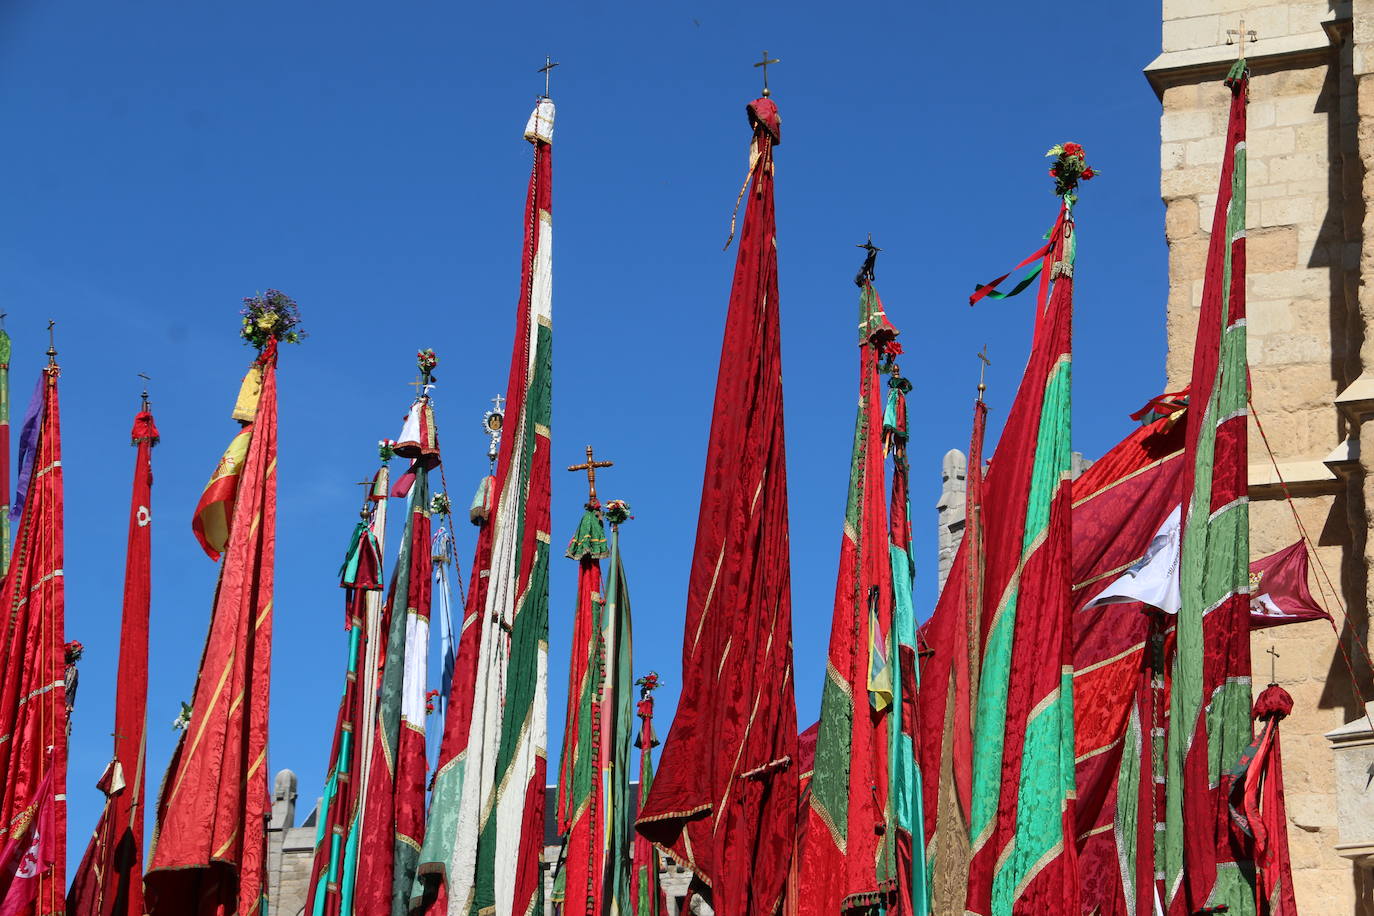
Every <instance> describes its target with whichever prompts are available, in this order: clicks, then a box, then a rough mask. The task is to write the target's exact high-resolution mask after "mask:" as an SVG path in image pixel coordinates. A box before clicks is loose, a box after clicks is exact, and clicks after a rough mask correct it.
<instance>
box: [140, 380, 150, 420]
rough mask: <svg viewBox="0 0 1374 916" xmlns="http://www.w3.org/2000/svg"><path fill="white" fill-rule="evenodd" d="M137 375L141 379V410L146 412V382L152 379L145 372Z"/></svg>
mask: <svg viewBox="0 0 1374 916" xmlns="http://www.w3.org/2000/svg"><path fill="white" fill-rule="evenodd" d="M138 377H139V378H141V379H143V394H142V398H143V410H144V411H145V412H146V411H147V410H148V382H149V381H151V380H152V376H151V375H149V374H148V373H146V372H140V373H139V374H138Z"/></svg>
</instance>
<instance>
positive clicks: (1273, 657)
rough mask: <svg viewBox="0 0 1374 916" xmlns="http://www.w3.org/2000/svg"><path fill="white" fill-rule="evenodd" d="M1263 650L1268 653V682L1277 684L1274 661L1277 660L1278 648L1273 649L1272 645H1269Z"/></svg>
mask: <svg viewBox="0 0 1374 916" xmlns="http://www.w3.org/2000/svg"><path fill="white" fill-rule="evenodd" d="M1264 651H1265V652H1266V653H1268V655H1269V683H1270V684H1277V683H1278V682H1279V679H1278V674H1277V668H1276V666H1275V663H1276V662H1277V661H1278V660H1279V650H1278V649H1275V648H1274V647H1273V646H1270V647H1269V648H1268V649H1266V650H1264Z"/></svg>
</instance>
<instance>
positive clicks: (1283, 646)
mask: <svg viewBox="0 0 1374 916" xmlns="http://www.w3.org/2000/svg"><path fill="white" fill-rule="evenodd" d="M1242 20H1243V21H1244V29H1245V31H1246V32H1247V33H1248V32H1249V31H1251V30H1253V31H1254V33H1255V35H1254V41H1253V42H1251V41H1247V45H1246V49H1245V50H1246V58H1247V59H1248V60H1249V62H1250V67H1251V81H1250V104H1249V109H1248V136H1247V143H1246V161H1247V171H1248V174H1247V179H1248V181H1247V185H1248V208H1247V212H1246V242H1245V244H1246V261H1247V289H1246V292H1247V306H1248V312H1247V325H1248V328H1247V333H1248V337H1249V357H1250V375H1251V384H1252V399H1253V404H1254V414H1253V415H1252V418H1251V422H1250V436H1249V449H1250V501H1251V503H1250V538H1251V541H1250V546H1251V551H1252V553H1253V555H1254V556H1255V557H1259V556H1263V555H1266V554H1269V553H1273V552H1274V551H1276V550H1278V549H1280V548H1283V547H1286V546H1288V545H1289V544H1291V543H1293V542H1294V541H1296V540H1298V538H1299V537H1300V531H1299V521H1300V522H1301V526H1302V527H1303V528H1305V529H1306V531H1307V533H1308V535H1310V537H1311V539H1312V541H1313V542H1314V543H1315V545H1316V551H1315V553H1316V556H1315V557H1314V562H1313V570H1312V578H1311V585H1312V588H1313V593H1314V594H1316V595H1318V596H1321V598H1322V600H1323V604H1325V605H1326V606H1327V608H1328V609H1329V610H1330V611H1331V612H1332V614H1333V615H1334V616H1335V617H1336V619H1337V622H1338V624H1339V626H1340V628H1341V632H1340V637H1339V642H1338V638H1337V635H1336V634H1335V633H1333V632H1332V629H1331V627H1329V626H1327V625H1326V624H1325V623H1321V622H1314V623H1307V624H1299V625H1295V626H1289V627H1280V628H1276V629H1271V630H1264V631H1260V632H1258V633H1256V634H1254V637H1253V639H1252V644H1251V657H1252V660H1253V669H1254V674H1255V681H1256V684H1257V686H1259V687H1263V685H1264V684H1265V683H1267V682H1268V680H1269V675H1270V670H1271V666H1270V662H1271V658H1270V656H1269V655H1267V654H1266V651H1267V650H1268V649H1269V648H1270V647H1271V646H1274V647H1275V648H1276V650H1277V651H1278V652H1279V653H1280V654H1279V658H1278V659H1277V661H1276V663H1275V668H1274V670H1275V673H1276V678H1277V680H1278V682H1279V683H1280V684H1281V685H1282V686H1283V687H1284V688H1285V689H1287V690H1288V692H1289V693H1291V694H1292V695H1293V699H1294V701H1295V708H1294V713H1293V715H1292V716H1291V717H1290V718H1289V719H1288V720H1287V721H1286V722H1285V723H1284V725H1283V732H1284V771H1285V776H1286V785H1287V800H1288V815H1289V821H1290V823H1289V831H1288V833H1289V841H1290V843H1291V849H1292V856H1293V868H1294V876H1293V883H1294V887H1295V890H1296V893H1297V900H1298V905H1299V907H1300V909H1301V910H1302V911H1303V912H1306V913H1330V914H1342V913H1360V914H1368V913H1374V882H1372V881H1371V876H1370V872H1369V871H1368V869H1367V868H1366V867H1364V866H1363V865H1362V864H1361V862H1362V861H1363V860H1364V859H1365V857H1366V855H1367V853H1369V852H1374V821H1371V822H1369V823H1368V824H1367V825H1354V824H1343V823H1342V818H1341V817H1339V815H1338V812H1340V811H1341V810H1342V809H1347V810H1354V809H1355V808H1356V807H1358V806H1359V805H1360V804H1361V803H1363V802H1367V801H1368V799H1367V798H1366V797H1365V796H1367V794H1368V791H1367V789H1366V784H1365V782H1361V783H1359V784H1358V785H1353V784H1347V785H1345V786H1340V785H1338V782H1337V775H1336V773H1337V758H1336V755H1335V754H1333V747H1334V746H1335V745H1334V744H1333V742H1332V741H1330V740H1328V738H1327V737H1326V733H1327V732H1334V733H1335V734H1333V735H1332V738H1333V739H1334V740H1336V741H1343V742H1344V743H1343V744H1341V745H1340V746H1341V747H1342V748H1344V749H1349V748H1350V747H1351V741H1350V740H1349V739H1348V738H1343V737H1342V736H1344V735H1347V734H1348V732H1349V729H1348V728H1347V727H1346V723H1350V722H1352V721H1356V720H1359V721H1358V722H1356V724H1355V725H1354V726H1353V728H1354V730H1355V732H1361V731H1365V732H1367V731H1368V728H1367V725H1366V723H1365V722H1364V721H1363V720H1364V713H1365V710H1364V705H1363V703H1362V702H1361V697H1362V696H1363V697H1365V698H1369V697H1374V687H1371V683H1370V676H1369V675H1370V672H1369V670H1368V667H1367V665H1366V664H1365V663H1364V659H1365V658H1366V655H1365V652H1364V651H1363V649H1364V647H1362V646H1361V645H1360V644H1359V641H1365V643H1366V646H1367V640H1368V621H1369V609H1370V602H1371V597H1372V596H1371V594H1370V591H1369V586H1370V582H1369V567H1370V562H1371V560H1374V554H1371V550H1374V544H1371V543H1370V541H1369V537H1368V535H1369V532H1370V529H1371V526H1374V516H1372V515H1371V513H1374V475H1370V474H1369V470H1370V468H1369V463H1370V462H1371V461H1374V422H1371V423H1369V424H1368V428H1367V429H1366V428H1365V423H1364V421H1365V420H1366V419H1368V418H1370V417H1372V416H1374V210H1370V208H1369V207H1368V206H1367V204H1368V202H1369V201H1371V200H1374V2H1371V0H1339V2H1311V0H1308V2H1298V3H1281V4H1273V3H1265V2H1260V0H1163V30H1162V34H1163V48H1162V53H1161V54H1160V55H1159V56H1158V57H1157V58H1156V59H1155V60H1154V61H1153V62H1151V63H1150V64H1149V65H1148V66H1147V67H1146V68H1145V75H1146V77H1147V78H1148V79H1149V81H1150V85H1151V86H1153V87H1154V89H1155V92H1156V93H1157V94H1158V95H1159V98H1160V102H1161V105H1162V114H1161V117H1160V133H1161V139H1162V143H1161V147H1160V192H1161V195H1162V197H1163V199H1164V207H1165V213H1164V230H1165V237H1166V239H1167V241H1168V246H1169V298H1168V306H1167V327H1168V358H1167V364H1166V384H1167V386H1168V388H1167V390H1176V389H1178V388H1181V387H1183V386H1184V385H1186V384H1187V382H1188V377H1189V375H1190V373H1191V366H1192V344H1193V339H1194V334H1195V333H1196V328H1197V318H1198V309H1199V304H1200V301H1201V296H1202V283H1203V273H1204V269H1205V263H1206V257H1207V245H1208V240H1209V235H1210V229H1211V220H1212V212H1213V209H1214V207H1215V204H1216V192H1217V180H1218V173H1219V170H1220V168H1221V156H1222V147H1223V141H1224V132H1225V127H1226V119H1227V106H1228V103H1229V98H1230V96H1229V92H1228V90H1227V89H1226V88H1225V87H1224V86H1223V84H1222V78H1223V77H1224V75H1225V73H1226V70H1227V68H1228V67H1229V66H1230V65H1231V63H1232V62H1233V61H1234V60H1235V58H1236V52H1237V48H1236V47H1235V45H1234V44H1228V38H1229V39H1231V40H1234V37H1235V36H1228V30H1236V31H1239V30H1240V29H1241V21H1242ZM1246 37H1247V39H1248V38H1249V36H1248V35H1247V36H1246ZM1261 426H1262V428H1263V431H1264V433H1265V435H1266V436H1267V440H1268V446H1269V447H1270V448H1272V449H1273V453H1274V458H1273V460H1272V461H1271V459H1270V457H1269V452H1268V450H1267V448H1266V444H1265V441H1264V438H1263V437H1262V436H1261V434H1260V429H1261ZM1362 445H1363V446H1364V447H1363V448H1361V446H1362ZM1362 454H1363V455H1364V456H1366V457H1365V458H1364V459H1362V458H1361V455H1362ZM1275 466H1277V468H1276V467H1275ZM1284 483H1286V484H1287V491H1288V492H1289V493H1291V495H1292V502H1291V504H1290V502H1289V501H1288V499H1287V498H1285V488H1284V485H1283V484H1284ZM1318 560H1319V561H1320V562H1319V563H1318V562H1317V561H1318ZM1323 568H1324V570H1325V571H1326V572H1327V573H1328V574H1329V579H1328V576H1327V575H1323V572H1322V570H1323ZM1347 611H1348V614H1349V617H1348V618H1347V616H1346V613H1345V612H1347ZM1341 643H1343V645H1342V644H1341ZM1347 657H1348V658H1349V659H1350V662H1349V663H1348V662H1347V660H1346V658H1347ZM1352 664H1353V667H1354V671H1355V676H1354V677H1352V675H1351V667H1352ZM1345 752H1346V751H1345V750H1342V751H1341V753H1342V754H1345ZM1347 826H1348V827H1350V828H1352V830H1355V831H1358V835H1357V834H1356V833H1352V832H1351V831H1349V830H1343V829H1342V828H1343V827H1347ZM1366 837H1368V838H1369V839H1368V840H1367V839H1366ZM1366 842H1370V845H1365V844H1366Z"/></svg>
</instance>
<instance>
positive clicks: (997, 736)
mask: <svg viewBox="0 0 1374 916" xmlns="http://www.w3.org/2000/svg"><path fill="white" fill-rule="evenodd" d="M1050 155H1053V156H1055V157H1056V161H1055V166H1054V168H1052V169H1051V174H1052V175H1054V177H1055V179H1056V184H1057V185H1058V187H1057V188H1056V191H1057V192H1058V193H1059V194H1060V195H1061V206H1060V211H1059V217H1058V219H1057V220H1056V221H1055V224H1054V227H1053V228H1052V229H1051V231H1050V233H1049V242H1048V244H1047V245H1046V246H1045V248H1044V249H1042V250H1043V251H1044V254H1043V257H1042V258H1041V259H1040V263H1039V267H1040V270H1039V280H1040V284H1039V296H1038V300H1037V307H1036V321H1035V333H1034V337H1033V340H1032V344H1031V356H1030V361H1029V363H1028V365H1027V367H1026V371H1025V374H1024V375H1023V376H1022V380H1021V385H1020V388H1019V389H1018V391H1017V395H1016V400H1015V401H1014V402H1013V404H1012V408H1011V410H1010V412H1009V414H1008V417H1007V422H1006V426H1005V427H1004V429H1003V433H1002V437H1001V439H1000V441H999V443H998V448H997V450H996V452H995V453H994V456H993V459H992V465H991V470H990V471H989V473H988V476H987V480H986V484H985V495H984V499H983V503H982V511H983V536H984V542H985V564H986V565H985V570H984V575H983V577H982V613H981V621H982V623H981V643H982V656H981V665H980V670H979V673H978V692H977V701H976V706H975V707H974V710H975V712H974V722H973V754H972V767H973V769H972V777H973V778H972V797H971V811H970V819H969V838H970V860H969V876H968V893H967V899H966V904H965V906H966V909H967V911H968V912H969V913H970V914H975V916H1007V914H1013V913H1015V914H1022V913H1025V914H1030V913H1034V914H1047V913H1048V914H1059V913H1063V914H1070V913H1072V914H1077V913H1078V876H1077V873H1076V867H1075V860H1074V847H1073V823H1074V811H1073V800H1074V755H1073V747H1074V743H1073V640H1072V628H1071V627H1070V618H1071V611H1072V605H1071V595H1070V585H1071V582H1070V578H1071V577H1070V559H1069V558H1070V505H1071V502H1070V486H1069V472H1070V456H1071V449H1070V439H1069V416H1070V366H1071V340H1072V337H1071V329H1072V320H1073V271H1074V242H1075V239H1074V219H1073V204H1074V200H1075V197H1074V189H1075V187H1076V185H1077V180H1078V179H1080V178H1083V177H1091V172H1090V170H1089V169H1088V168H1087V167H1086V165H1085V163H1084V158H1083V152H1082V148H1081V147H1079V146H1078V145H1077V144H1065V145H1063V146H1057V147H1055V148H1054V149H1052V150H1051V151H1050ZM987 290H988V288H987V287H982V288H980V290H979V291H978V292H977V293H975V295H974V296H973V297H971V301H976V300H977V298H980V297H981V296H982V295H985V294H986V292H987ZM937 650H938V647H937Z"/></svg>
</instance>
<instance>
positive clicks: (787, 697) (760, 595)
mask: <svg viewBox="0 0 1374 916" xmlns="http://www.w3.org/2000/svg"><path fill="white" fill-rule="evenodd" d="M748 116H749V122H750V126H751V128H752V129H753V134H754V136H753V142H752V146H751V150H750V179H749V184H748V189H747V192H746V193H747V195H748V203H747V205H746V208H745V214H744V224H743V227H742V230H741V235H740V241H739V254H738V256H737V259H736V262H735V276H734V282H733V284H732V286H731V290H730V308H729V312H728V314H727V316H726V321H725V339H724V342H723V344H722V348H721V359H720V369H719V374H718V376H717V381H716V397H715V407H714V411H713V415H712V419H711V438H710V443H709V445H708V448H707V456H706V471H705V475H704V480H703V486H702V499H701V510H700V513H699V516H698V520H697V537H696V547H695V550H694V552H693V556H692V571H691V576H690V579H689V583H688V589H687V613H686V628H685V631H684V634H683V651H682V672H683V687H682V697H681V701H680V702H679V704H678V707H677V714H676V716H675V718H674V720H673V725H672V729H671V731H669V733H668V739H667V742H666V743H665V745H664V748H663V756H662V758H661V759H660V763H659V770H658V773H657V775H656V777H655V779H654V786H653V790H652V791H651V792H650V793H649V797H648V798H647V799H646V800H645V804H644V807H643V809H642V810H641V811H640V813H639V819H638V822H637V825H636V826H637V829H638V830H639V832H640V833H641V834H643V835H644V836H646V837H648V838H649V839H650V840H652V841H654V842H655V843H658V844H659V845H661V846H662V847H664V848H666V849H669V850H671V852H672V854H673V857H674V859H676V860H677V861H679V862H681V863H683V865H685V866H686V867H688V868H690V869H691V870H692V872H693V875H694V876H695V878H696V885H695V886H696V887H697V888H698V890H701V891H704V890H705V889H706V888H709V895H710V899H711V904H712V906H713V907H714V909H715V911H716V912H717V913H721V914H728V916H771V914H772V913H773V912H774V911H775V910H776V909H777V908H778V905H779V903H780V901H781V898H782V893H783V885H784V882H785V881H786V879H787V873H788V869H789V867H790V865H791V859H792V849H793V838H794V837H795V835H796V829H797V798H798V789H797V777H798V772H797V771H798V767H797V715H796V700H795V697H794V695H793V685H792V600H791V581H790V576H789V568H788V563H789V559H788V557H789V548H788V523H787V470H786V449H785V439H784V434H783V412H782V362H781V353H780V346H779V344H780V340H779V337H780V330H779V319H778V273H777V264H778V262H777V247H776V225H775V220H774V211H773V152H774V147H775V146H776V144H777V143H778V140H779V131H780V123H779V118H778V110H777V106H776V105H775V104H774V103H773V101H772V100H771V99H769V98H766V97H765V98H760V99H756V100H755V101H754V102H752V103H751V104H750V105H749V106H748Z"/></svg>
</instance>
